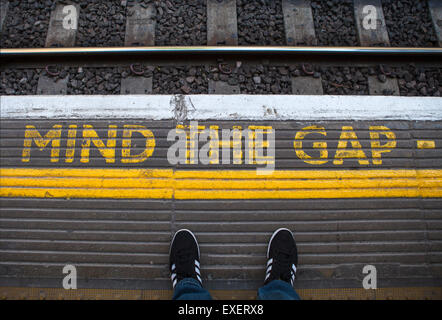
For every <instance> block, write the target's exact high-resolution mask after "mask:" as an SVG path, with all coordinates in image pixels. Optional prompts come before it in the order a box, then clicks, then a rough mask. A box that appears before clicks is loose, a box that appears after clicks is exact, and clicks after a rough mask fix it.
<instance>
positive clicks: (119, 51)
mask: <svg viewBox="0 0 442 320" xmlns="http://www.w3.org/2000/svg"><path fill="white" fill-rule="evenodd" d="M177 54H179V55H193V54H197V55H210V54H234V55H252V54H257V55H276V54H278V55H332V56H352V55H363V56H389V57H401V56H431V57H436V56H441V57H442V48H404V47H288V46H280V47H278V46H193V47H179V46H174V47H74V48H17V49H0V57H1V58H14V57H20V58H26V57H29V58H32V57H33V58H36V57H62V56H85V55H87V56H134V55H135V56H136V55H138V56H140V55H141V56H149V55H177Z"/></svg>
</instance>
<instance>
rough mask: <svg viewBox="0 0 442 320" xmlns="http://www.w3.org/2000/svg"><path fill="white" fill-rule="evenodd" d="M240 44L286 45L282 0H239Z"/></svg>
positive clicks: (237, 8)
mask: <svg viewBox="0 0 442 320" xmlns="http://www.w3.org/2000/svg"><path fill="white" fill-rule="evenodd" d="M236 6H237V7H236V10H237V15H238V44H239V45H286V40H285V33H284V16H283V13H282V4H281V0H237V1H236Z"/></svg>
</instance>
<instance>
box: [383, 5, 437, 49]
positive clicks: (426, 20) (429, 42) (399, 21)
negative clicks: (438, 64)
mask: <svg viewBox="0 0 442 320" xmlns="http://www.w3.org/2000/svg"><path fill="white" fill-rule="evenodd" d="M382 7H383V11H384V16H385V20H386V24H387V29H388V35H389V38H390V45H391V46H393V47H401V46H403V47H434V46H437V45H438V44H437V43H438V42H437V37H436V34H435V32H434V29H433V25H432V21H431V16H430V11H429V9H428V4H427V1H416V0H394V1H391V0H383V1H382Z"/></svg>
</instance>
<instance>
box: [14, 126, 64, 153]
mask: <svg viewBox="0 0 442 320" xmlns="http://www.w3.org/2000/svg"><path fill="white" fill-rule="evenodd" d="M52 128H53V129H52V130H49V131H48V132H47V133H46V135H45V136H44V137H42V136H41V134H40V132H38V131H37V129H36V128H35V126H33V125H27V126H26V131H25V140H24V141H23V152H22V162H29V160H30V159H31V146H32V141H34V142H35V144H36V146H37V147H38V148H40V150H42V149H44V148H45V147H46V146H47V145H48V144H49V142H52V149H51V162H58V158H59V155H60V137H61V128H62V126H61V125H58V124H56V125H54V126H53V127H52Z"/></svg>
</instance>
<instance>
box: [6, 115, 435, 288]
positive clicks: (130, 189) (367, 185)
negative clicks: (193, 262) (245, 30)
mask: <svg viewBox="0 0 442 320" xmlns="http://www.w3.org/2000/svg"><path fill="white" fill-rule="evenodd" d="M141 126H142V127H141ZM233 126H236V128H238V127H241V128H242V129H241V130H244V129H246V128H257V127H260V128H264V129H265V130H273V131H274V133H275V137H276V140H275V147H276V148H275V157H274V165H275V171H274V172H273V173H272V174H271V175H267V176H259V175H257V173H256V168H257V167H259V165H257V164H256V163H255V164H254V163H250V164H247V163H245V159H244V152H245V151H244V150H243V149H242V150H243V154H242V156H238V153H237V154H236V158H235V154H234V155H233V159H236V160H237V161H239V160H241V161H242V164H241V165H239V164H235V163H230V164H222V162H221V161H219V162H216V161H214V162H213V163H211V164H209V165H202V164H197V163H195V164H192V163H188V164H177V165H171V164H170V163H169V162H168V161H167V159H166V156H167V150H168V148H169V147H170V146H171V145H172V143H173V141H167V134H168V132H169V130H171V129H174V128H175V129H176V128H177V127H176V124H175V123H174V122H173V121H146V120H134V119H132V120H97V119H95V120H87V119H82V120H78V119H76V120H66V119H65V120H33V119H27V120H12V119H11V120H6V119H3V120H2V121H1V123H0V128H1V129H0V138H1V139H0V148H1V149H0V156H1V157H0V160H1V169H0V176H1V181H0V184H1V189H0V195H1V196H2V198H1V200H0V239H1V240H0V255H1V261H0V286H2V287H5V286H8V287H20V286H35V287H55V288H57V287H59V286H61V281H62V279H63V277H64V274H63V273H62V269H63V266H64V265H66V264H73V265H75V266H76V267H77V273H78V277H79V282H78V283H79V284H78V286H79V287H81V288H119V289H148V290H159V289H169V288H170V281H169V275H168V268H167V263H168V250H169V242H170V240H171V238H172V235H173V233H174V232H175V231H176V230H178V229H180V228H188V229H191V230H192V231H194V233H195V234H196V236H197V238H198V240H199V242H200V246H201V253H202V257H201V264H202V276H203V280H204V283H205V285H206V287H208V288H209V289H211V290H236V289H238V290H251V291H253V290H256V289H257V288H259V286H260V285H261V284H262V281H263V277H264V272H265V270H264V266H265V262H266V256H265V254H266V246H267V242H268V240H269V238H270V236H271V234H272V232H273V231H274V230H276V229H277V228H279V227H286V228H290V229H291V230H293V231H294V232H295V238H296V240H297V243H298V249H299V268H298V274H297V278H298V279H297V282H296V287H297V288H298V289H302V290H304V289H309V288H310V289H313V288H316V289H319V288H361V287H362V279H363V277H364V275H363V273H362V269H363V267H364V265H367V264H372V265H375V266H376V268H377V271H378V286H382V287H395V286H400V287H413V286H414V287H422V286H430V287H438V286H440V284H441V281H440V279H441V276H442V210H441V208H442V200H441V198H442V188H441V179H442V172H441V171H442V170H441V168H442V157H441V154H442V152H441V141H442V130H441V129H442V122H441V121H215V120H213V121H202V122H199V127H198V130H199V132H200V133H201V132H203V131H204V130H206V129H208V128H211V129H212V130H215V131H216V130H221V129H223V128H224V129H228V128H229V129H232V128H233ZM129 128H132V129H133V130H135V131H134V132H132V135H131V136H130V137H129V135H128V131H127V130H129ZM134 128H135V129H134ZM178 128H181V129H182V130H184V131H185V130H186V128H187V129H188V128H189V124H188V123H186V122H185V123H184V124H183V125H179V126H178ZM269 128H271V129H269ZM57 130H59V131H57ZM125 130H126V131H125ZM136 130H140V131H136ZM143 130H145V131H143ZM146 130H148V131H146ZM74 131H75V134H74ZM219 133H221V131H219ZM128 139H129V141H130V142H127V140H128ZM123 140H126V141H125V142H123ZM153 141H154V142H153ZM237 142H238V141H237ZM202 145H203V142H200V145H199V147H201V146H202ZM242 146H244V142H242ZM143 152H145V153H144V156H145V159H144V158H134V157H135V156H136V155H143ZM221 155H222V152H221V151H220V152H219V154H218V156H219V157H221ZM133 159H138V160H140V159H141V160H142V161H141V160H140V161H138V162H132V163H131V162H128V161H125V160H133ZM188 160H189V161H191V159H190V158H189V159H188ZM219 160H221V158H219ZM255 160H256V159H255Z"/></svg>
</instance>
